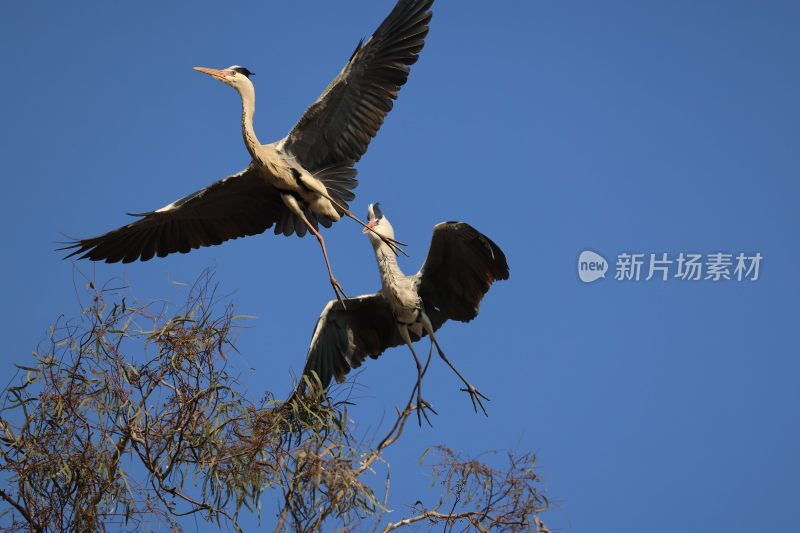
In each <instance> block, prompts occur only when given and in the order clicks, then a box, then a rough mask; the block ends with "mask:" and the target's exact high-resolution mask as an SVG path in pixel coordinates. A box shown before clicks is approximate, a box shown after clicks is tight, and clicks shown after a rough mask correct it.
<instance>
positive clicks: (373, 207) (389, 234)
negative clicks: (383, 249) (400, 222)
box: [363, 202, 394, 246]
mask: <svg viewBox="0 0 800 533" xmlns="http://www.w3.org/2000/svg"><path fill="white" fill-rule="evenodd" d="M370 230H372V231H370ZM363 231H364V233H366V234H367V237H369V240H370V242H372V245H373V246H379V245H380V244H381V243H383V241H382V240H381V238H380V237H378V236H377V235H375V232H377V233H380V234H381V235H382V236H384V237H386V238H389V239H394V228H393V227H392V225H391V224H390V223H389V219H388V218H386V217H385V216H384V215H383V211H381V205H380V204H379V203H378V202H375V203H374V204H369V206H368V207H367V227H366V228H364V230H363Z"/></svg>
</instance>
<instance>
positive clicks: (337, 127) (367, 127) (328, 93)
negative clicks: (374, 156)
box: [283, 0, 433, 172]
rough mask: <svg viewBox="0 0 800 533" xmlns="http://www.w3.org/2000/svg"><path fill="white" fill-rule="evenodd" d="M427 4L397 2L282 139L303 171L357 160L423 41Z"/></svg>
mask: <svg viewBox="0 0 800 533" xmlns="http://www.w3.org/2000/svg"><path fill="white" fill-rule="evenodd" d="M432 3H433V0H399V1H398V2H397V5H395V7H394V9H393V10H392V12H391V13H390V14H389V16H388V17H386V19H385V20H384V21H383V23H382V24H381V25H380V26H379V27H378V29H377V30H376V31H375V33H374V34H373V35H372V37H370V38H369V40H367V42H366V43H365V44H363V46H362V45H361V43H359V46H358V48H356V51H355V52H354V53H353V55H352V56H351V58H350V61H348V63H347V65H345V67H344V69H342V72H341V73H339V75H338V76H337V77H336V78H335V79H334V80H333V81H332V82H331V84H330V85H328V87H327V88H326V89H325V91H324V92H323V93H322V95H321V96H320V97H319V99H318V100H317V101H316V102H315V103H314V104H313V105H312V106H311V107H309V108H308V109H307V110H306V112H305V114H303V116H302V117H301V118H300V121H299V122H298V123H297V125H295V127H294V129H292V131H291V132H290V133H289V135H288V136H287V137H286V138H285V139H284V141H283V142H284V144H283V147H284V150H286V151H287V152H289V153H291V154H292V155H294V156H295V157H296V158H297V159H298V160H299V162H300V163H301V164H302V165H303V167H304V168H305V169H306V170H308V171H310V172H315V171H317V170H319V169H322V168H325V167H328V166H332V165H337V164H342V163H346V162H347V163H350V164H353V163H355V162H356V161H358V160H359V159H361V156H363V155H364V152H366V151H367V147H368V146H369V143H370V141H371V140H372V138H373V137H374V136H375V134H376V133H378V129H379V128H380V127H381V124H383V119H384V118H385V117H386V115H387V114H388V113H389V111H391V109H392V105H393V101H394V100H395V99H396V98H397V93H398V91H399V90H400V87H401V86H402V85H403V84H404V83H405V82H406V80H407V79H408V74H409V72H410V71H411V69H410V65H413V64H414V63H416V61H417V59H418V57H419V52H420V50H422V47H423V46H424V44H425V36H426V35H427V34H428V22H429V21H430V20H431V16H432V14H431V12H430V7H431V4H432Z"/></svg>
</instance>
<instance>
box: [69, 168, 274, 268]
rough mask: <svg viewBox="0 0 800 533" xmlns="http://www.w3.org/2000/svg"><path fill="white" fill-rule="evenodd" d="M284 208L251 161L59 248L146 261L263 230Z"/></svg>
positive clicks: (97, 258)
mask: <svg viewBox="0 0 800 533" xmlns="http://www.w3.org/2000/svg"><path fill="white" fill-rule="evenodd" d="M283 211H285V209H284V206H283V203H282V201H281V199H280V195H279V194H278V191H277V190H276V189H274V188H273V187H272V186H270V185H269V184H268V183H267V182H266V181H265V180H264V179H262V178H261V177H260V176H259V175H258V172H257V171H256V170H254V168H253V167H252V166H250V167H248V168H246V169H245V170H243V171H242V172H239V173H238V174H234V175H232V176H228V177H227V178H224V179H221V180H219V181H217V182H215V183H213V184H211V185H209V186H208V187H206V188H205V189H202V190H199V191H197V192H194V193H192V194H190V195H188V196H186V197H184V198H181V199H180V200H176V201H174V202H172V203H171V204H169V205H167V206H164V207H162V208H161V209H159V210H157V211H151V212H149V213H142V214H140V215H135V216H140V217H142V218H140V219H139V220H137V221H136V222H132V223H130V224H127V225H125V226H122V227H121V228H117V229H115V230H113V231H109V232H108V233H105V234H103V235H100V236H98V237H93V238H91V239H81V240H78V241H75V242H74V243H72V244H70V245H69V246H67V247H65V248H62V250H72V253H70V254H69V255H68V256H67V257H72V256H75V255H80V259H91V260H92V261H105V262H106V263H116V262H118V261H122V262H123V263H130V262H132V261H136V260H137V259H141V260H142V261H147V260H148V259H150V258H152V257H153V256H154V255H158V256H159V257H164V256H165V255H167V254H171V253H174V252H180V253H187V252H189V251H191V250H192V249H195V248H199V247H201V246H213V245H215V244H220V243H222V242H223V241H227V240H228V239H236V238H237V237H244V236H246V235H256V234H258V233H261V232H263V231H264V230H266V229H267V228H269V227H270V226H272V225H273V224H275V223H276V222H278V221H279V220H280V218H281V215H282V212H283Z"/></svg>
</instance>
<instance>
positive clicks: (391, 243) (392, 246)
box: [375, 231, 409, 257]
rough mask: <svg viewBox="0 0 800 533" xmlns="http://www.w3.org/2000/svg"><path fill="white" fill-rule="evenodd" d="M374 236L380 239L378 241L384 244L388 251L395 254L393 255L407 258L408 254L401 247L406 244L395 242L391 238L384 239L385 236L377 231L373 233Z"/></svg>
mask: <svg viewBox="0 0 800 533" xmlns="http://www.w3.org/2000/svg"><path fill="white" fill-rule="evenodd" d="M375 235H377V236H378V237H380V239H381V240H382V241H383V242H384V243H385V244H386V246H388V247H389V249H390V250H392V251H393V252H394V253H395V255H400V254H403V255H404V256H406V257H409V255H408V252H406V251H405V250H403V248H402V246H408V245H407V244H406V243H404V242H400V241H396V240H394V239H392V238H391V237H386V236H385V235H381V234H380V233H378V232H377V231H376V232H375Z"/></svg>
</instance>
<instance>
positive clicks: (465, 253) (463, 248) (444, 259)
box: [293, 203, 509, 422]
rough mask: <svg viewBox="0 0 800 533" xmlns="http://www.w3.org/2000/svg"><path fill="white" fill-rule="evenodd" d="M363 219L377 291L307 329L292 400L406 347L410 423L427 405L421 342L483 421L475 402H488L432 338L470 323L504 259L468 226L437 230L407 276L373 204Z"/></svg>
mask: <svg viewBox="0 0 800 533" xmlns="http://www.w3.org/2000/svg"><path fill="white" fill-rule="evenodd" d="M367 218H368V226H369V228H370V229H371V230H374V232H368V230H367V229H366V228H365V229H364V232H365V233H367V234H368V237H369V239H370V241H371V243H372V246H373V248H374V250H375V259H376V260H377V263H378V270H379V271H380V277H381V289H380V290H379V291H378V292H376V293H374V294H368V295H365V296H359V297H356V298H349V299H347V300H345V302H344V304H345V305H346V306H345V305H343V304H342V303H341V302H339V301H337V300H332V301H330V302H329V303H328V305H327V306H326V307H325V309H324V310H323V311H322V314H321V315H320V317H319V320H318V321H317V325H316V327H315V329H314V333H313V336H312V339H311V345H310V347H309V349H308V356H307V359H306V365H305V368H304V369H303V377H302V378H301V381H300V383H299V385H298V387H297V389H296V390H295V393H294V394H295V395H296V394H299V393H302V392H304V391H305V389H306V387H307V383H306V382H307V381H310V382H311V383H315V382H316V381H317V380H318V381H319V384H320V385H321V386H322V387H323V388H327V386H328V385H329V384H330V382H331V381H332V379H334V378H336V380H337V381H339V382H342V381H343V380H344V376H345V375H346V374H347V373H348V372H349V371H350V370H351V369H353V368H357V367H359V366H361V363H362V362H363V361H364V360H365V359H366V357H367V356H369V357H372V358H373V359H377V358H378V356H380V355H381V354H382V353H383V352H384V351H385V350H386V349H388V348H390V347H393V346H399V345H401V344H406V345H407V346H408V348H409V349H410V350H411V354H412V355H413V356H414V361H415V363H416V366H417V380H418V381H417V416H418V417H419V416H420V415H419V413H420V412H421V413H422V414H423V415H425V411H424V410H425V409H426V408H430V405H429V404H428V403H427V402H426V401H425V400H423V399H422V392H421V381H422V377H423V374H424V370H425V368H427V365H426V366H425V368H423V365H422V363H421V362H420V360H419V358H418V357H417V354H416V352H415V350H414V346H413V342H414V341H417V340H419V339H420V338H422V337H423V336H425V335H428V336H429V337H430V339H431V342H432V344H433V346H435V347H436V350H437V353H438V354H439V357H441V358H442V360H444V362H445V363H447V365H448V366H449V367H450V368H451V369H452V370H453V372H455V373H456V375H457V376H458V377H459V378H460V379H461V381H462V382H463V383H464V387H465V388H464V389H462V390H463V391H465V392H467V393H469V395H470V399H471V400H472V405H473V408H474V409H475V411H476V412H477V410H478V407H480V409H481V410H482V411H483V413H484V414H486V409H485V408H484V406H483V403H482V402H481V399H482V398H483V399H485V400H488V398H487V397H486V396H484V395H483V394H481V393H480V392H479V391H478V390H477V389H476V388H475V387H474V386H472V384H470V382H469V381H467V379H466V378H464V376H463V375H462V374H461V373H460V372H459V371H458V370H457V369H456V367H455V366H453V364H452V363H451V362H450V360H449V359H448V358H447V357H446V356H445V354H444V351H442V348H441V346H440V345H439V342H438V340H437V339H436V335H435V332H436V330H438V329H439V328H440V327H441V326H442V324H444V323H445V321H447V320H458V321H461V322H469V321H470V320H472V319H473V318H475V317H476V316H477V315H478V309H479V308H480V303H481V300H482V299H483V296H484V295H485V294H486V292H487V291H488V290H489V287H490V286H491V285H492V283H493V282H495V281H497V280H505V279H508V276H509V271H508V263H507V262H506V257H505V254H504V253H503V251H502V250H501V249H500V248H499V247H498V246H497V245H496V244H495V243H494V242H492V240H491V239H489V238H488V237H487V236H485V235H483V234H482V233H480V232H479V231H477V230H476V229H475V228H473V227H472V226H470V225H469V224H467V223H465V222H442V223H441V224H437V225H436V226H435V227H434V229H433V238H432V240H431V246H430V250H429V251H428V257H427V258H426V259H425V263H424V265H423V266H422V268H421V269H420V271H419V272H418V273H417V274H415V275H413V276H407V275H405V274H404V273H403V272H402V271H401V270H400V267H399V266H398V264H397V257H396V254H395V253H393V251H392V249H391V247H389V246H388V245H387V244H386V243H385V242H384V241H383V240H382V239H381V238H380V236H384V237H389V238H394V229H393V228H392V225H391V224H390V223H389V220H388V219H387V218H386V217H385V216H384V214H383V213H382V211H381V209H380V206H379V205H378V204H377V203H375V204H371V205H370V206H369V208H368V213H367ZM376 233H377V234H378V235H376ZM314 375H316V377H315V376H314ZM293 396H294V395H293ZM425 417H426V419H427V415H425ZM420 422H421V419H420Z"/></svg>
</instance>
